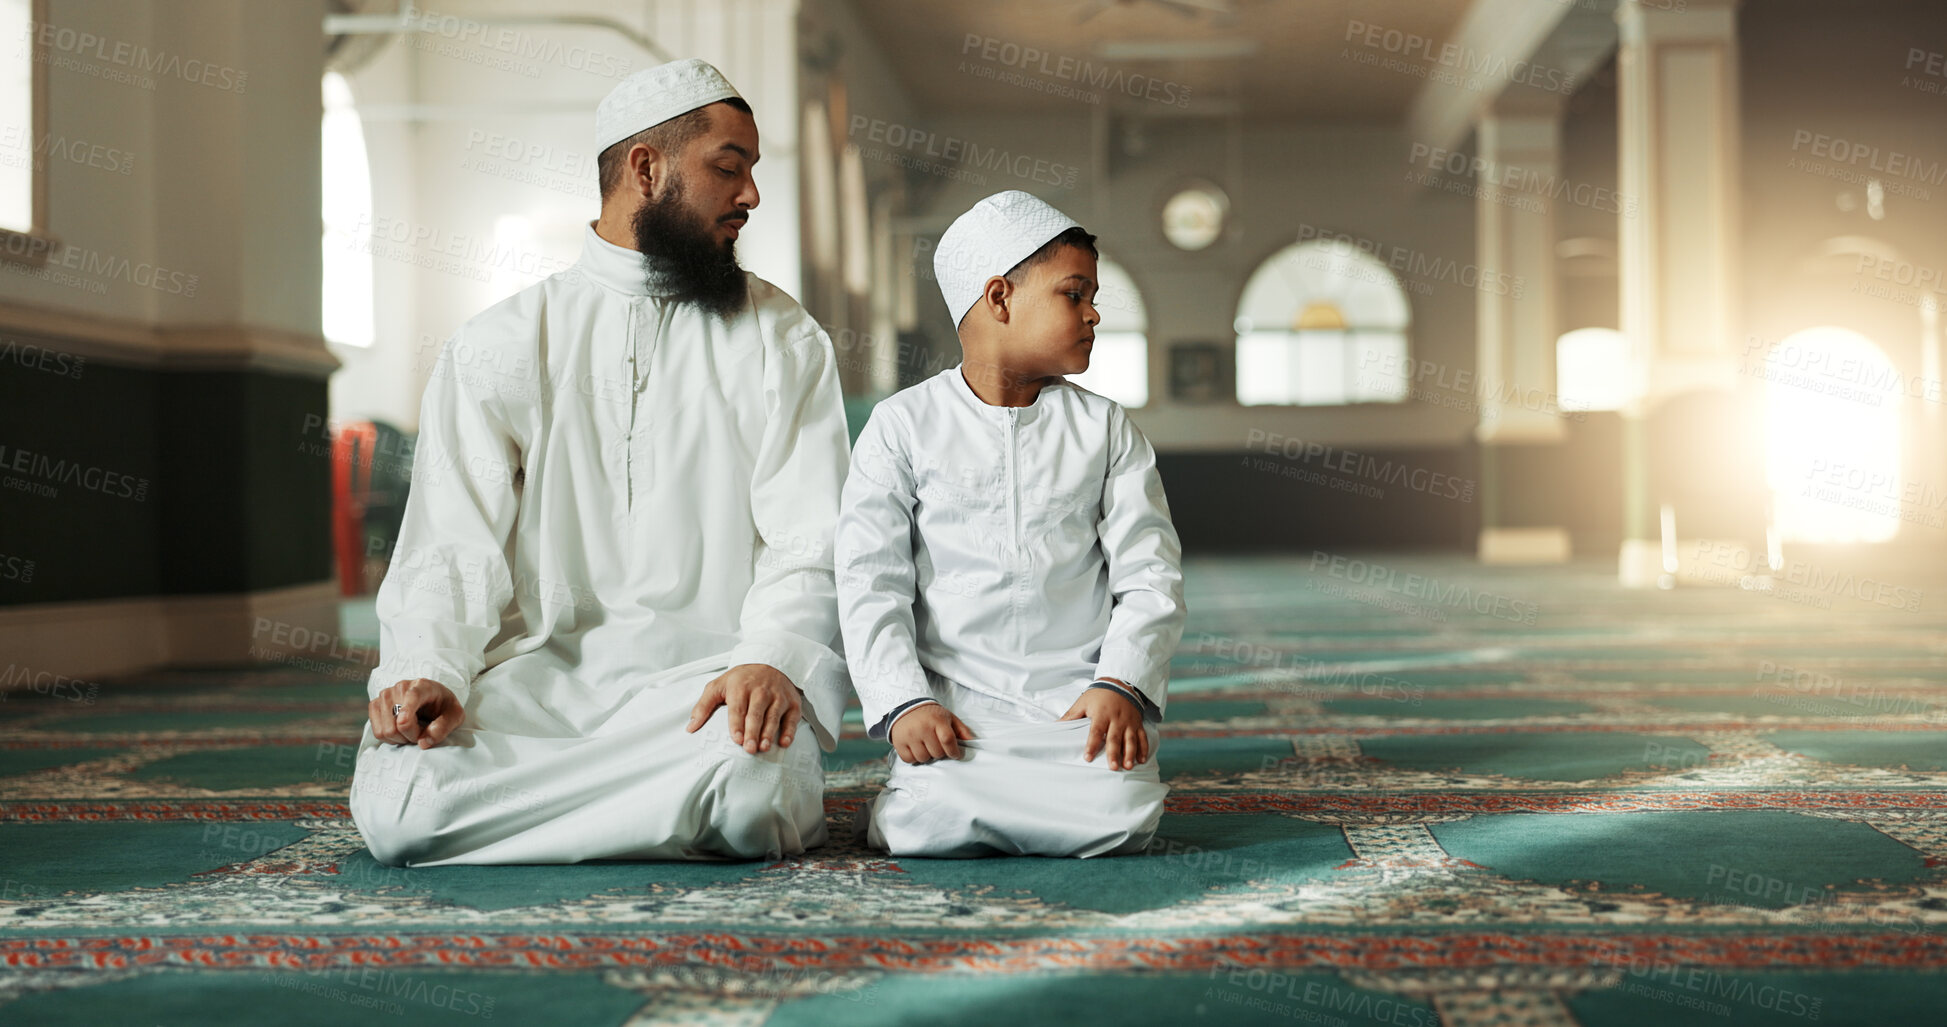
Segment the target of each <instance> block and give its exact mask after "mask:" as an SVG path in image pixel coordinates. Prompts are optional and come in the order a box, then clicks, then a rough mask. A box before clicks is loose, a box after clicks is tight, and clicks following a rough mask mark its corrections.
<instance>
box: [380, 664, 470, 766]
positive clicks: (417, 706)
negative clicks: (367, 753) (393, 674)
mask: <svg viewBox="0 0 1947 1027" xmlns="http://www.w3.org/2000/svg"><path fill="white" fill-rule="evenodd" d="M365 715H366V717H368V718H370V719H371V722H372V734H373V735H375V736H377V737H378V740H379V741H381V742H386V743H389V744H391V745H417V746H419V747H420V748H421V749H430V748H432V747H433V746H435V745H438V744H440V743H441V742H444V741H446V736H447V735H450V734H452V733H453V729H454V728H456V727H459V726H460V721H461V720H462V719H464V718H465V717H466V710H465V709H464V708H462V707H461V706H460V699H459V697H458V696H456V695H454V694H453V690H452V689H450V688H447V687H446V686H445V685H442V684H440V683H439V682H437V681H434V680H432V679H431V678H415V679H414V680H411V681H401V682H399V683H398V684H396V685H393V686H392V687H390V688H387V689H386V690H385V691H383V692H380V693H379V696H378V698H376V699H373V700H372V701H371V703H370V704H368V705H367V706H366V707H365Z"/></svg>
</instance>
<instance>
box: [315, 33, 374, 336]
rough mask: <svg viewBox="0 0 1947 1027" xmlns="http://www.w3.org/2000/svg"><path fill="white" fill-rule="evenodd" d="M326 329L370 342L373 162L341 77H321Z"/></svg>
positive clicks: (329, 333)
mask: <svg viewBox="0 0 1947 1027" xmlns="http://www.w3.org/2000/svg"><path fill="white" fill-rule="evenodd" d="M323 156H324V159H323V171H324V283H323V292H324V334H325V338H326V339H328V340H330V341H332V342H335V343H339V344H341V345H345V346H370V345H371V344H372V320H373V319H372V251H371V249H370V245H371V244H370V236H371V229H372V167H371V163H370V162H369V161H367V160H366V157H365V126H364V123H363V122H361V121H360V120H359V117H358V107H357V106H356V105H355V104H354V103H353V102H352V90H351V87H350V86H349V85H347V84H346V83H345V77H344V76H343V75H340V74H338V73H337V72H335V71H328V72H325V76H324V151H323Z"/></svg>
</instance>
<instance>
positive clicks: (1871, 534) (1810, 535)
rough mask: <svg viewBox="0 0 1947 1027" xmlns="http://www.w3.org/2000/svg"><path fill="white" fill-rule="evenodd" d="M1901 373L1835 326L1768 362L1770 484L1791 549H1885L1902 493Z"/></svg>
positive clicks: (1788, 342) (1789, 345) (1783, 348)
mask: <svg viewBox="0 0 1947 1027" xmlns="http://www.w3.org/2000/svg"><path fill="white" fill-rule="evenodd" d="M1902 381H1903V380H1902V379H1901V377H1900V373H1899V370H1898V369H1897V368H1895V367H1894V366H1893V363H1892V361H1890V360H1888V359H1887V358H1886V354H1885V353H1883V352H1881V351H1880V348H1879V347H1878V346H1875V345H1873V343H1872V340H1870V339H1868V338H1866V337H1865V336H1863V335H1860V334H1859V333H1858V332H1853V331H1847V330H1846V329H1844V328H1835V327H1831V326H1826V327H1820V328H1808V329H1806V330H1804V331H1802V332H1798V333H1796V334H1794V335H1790V336H1787V337H1786V338H1785V339H1784V340H1782V341H1780V342H1779V343H1778V344H1777V345H1776V346H1773V347H1772V348H1771V350H1770V352H1768V353H1766V354H1765V427H1766V429H1767V430H1766V433H1765V448H1766V454H1765V478H1766V481H1767V484H1769V485H1770V486H1771V497H1772V500H1771V520H1772V525H1773V526H1774V528H1775V529H1776V530H1777V532H1778V535H1779V539H1780V541H1784V542H1815V543H1816V542H1826V543H1834V542H1884V541H1886V540H1887V539H1890V538H1892V537H1893V535H1894V533H1895V532H1897V531H1898V530H1899V527H1900V519H1901V514H1902V513H1903V512H1905V511H1904V510H1903V508H1904V507H1906V505H1907V504H1908V503H1909V499H1908V496H1907V493H1906V492H1905V490H1904V489H1903V488H1902V486H1901V484H1900V398H1901V396H1902V394H1903V392H1904V390H1903V388H1902V387H1901V385H1902Z"/></svg>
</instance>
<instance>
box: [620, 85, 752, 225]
mask: <svg viewBox="0 0 1947 1027" xmlns="http://www.w3.org/2000/svg"><path fill="white" fill-rule="evenodd" d="M714 102H716V103H725V104H729V105H730V106H732V107H735V108H736V109H738V110H740V111H743V112H744V113H745V114H749V113H751V109H750V104H748V103H745V102H744V98H743V97H741V96H727V97H724V98H723V99H722V100H718V101H714ZM709 110H710V105H709V104H707V103H706V104H704V105H703V106H701V107H698V108H697V109H695V110H693V111H690V112H688V113H685V114H679V115H677V116H676V117H673V118H671V119H669V120H668V121H665V122H662V123H661V124H657V125H650V126H649V127H648V128H645V129H643V130H642V131H640V132H637V133H636V134H635V135H632V136H630V137H628V138H627V139H624V140H622V141H620V142H617V143H614V144H613V145H611V146H609V148H608V149H606V150H603V151H602V152H601V154H600V155H599V156H597V157H596V158H595V179H596V181H597V182H598V183H600V186H601V194H602V202H604V203H606V202H608V197H609V194H610V193H613V192H614V191H615V187H616V186H619V185H621V184H622V165H623V161H622V159H623V158H624V157H627V156H628V155H629V149H630V147H633V146H634V145H635V144H637V143H647V144H648V145H650V146H653V147H655V148H656V149H658V150H661V151H662V152H664V153H666V154H669V155H670V156H672V157H674V156H676V155H677V154H679V153H682V152H683V147H685V146H688V145H689V144H690V143H691V142H693V141H694V140H695V139H696V137H697V136H700V135H702V134H703V130H704V129H706V128H709V127H710V114H709Z"/></svg>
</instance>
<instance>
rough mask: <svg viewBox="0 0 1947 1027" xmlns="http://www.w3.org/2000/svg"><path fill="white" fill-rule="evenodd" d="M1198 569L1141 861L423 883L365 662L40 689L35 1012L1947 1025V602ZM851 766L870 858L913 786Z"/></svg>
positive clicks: (1382, 568)
mask: <svg viewBox="0 0 1947 1027" xmlns="http://www.w3.org/2000/svg"><path fill="white" fill-rule="evenodd" d="M1314 562H1316V563H1318V564H1319V566H1317V567H1314ZM1187 573H1188V580H1189V582H1190V586H1191V592H1190V602H1191V608H1192V612H1191V619H1190V626H1189V629H1188V630H1187V632H1186V633H1185V636H1184V644H1183V647H1182V650H1181V652H1180V653H1179V655H1178V658H1177V664H1176V679H1175V684H1174V686H1173V696H1174V697H1173V699H1172V701H1171V703H1170V724H1169V725H1168V730H1167V731H1166V738H1165V742H1164V745H1163V748H1162V750H1161V759H1162V761H1163V770H1164V775H1165V777H1166V778H1167V779H1168V780H1169V781H1170V783H1171V785H1172V788H1173V791H1172V794H1171V796H1170V800H1169V807H1168V810H1169V812H1168V814H1167V815H1166V816H1165V818H1164V820H1163V827H1162V831H1161V836H1160V837H1159V838H1158V840H1157V843H1156V845H1155V847H1154V848H1153V850H1152V852H1151V853H1150V854H1147V855H1142V856H1131V857H1123V858H1118V859H1113V860H1093V861H1086V862H1082V861H1061V860H1041V859H995V860H982V861H932V860H910V859H900V860H889V859H886V858H883V857H879V856H875V855H873V854H871V853H869V852H863V851H859V850H857V849H855V848H852V847H850V845H849V844H835V845H834V846H832V847H830V848H827V849H824V850H821V851H817V852H814V853H811V854H809V855H808V856H806V857H804V858H801V859H792V860H786V861H784V862H781V863H775V864H765V863H723V864H702V865H697V864H681V865H676V864H620V863H611V864H594V865H586V866H578V867H481V868H465V867H461V868H442V869H428V870H401V869H394V868H388V867H384V866H380V865H378V864H376V863H374V862H373V861H372V859H371V858H370V856H369V855H367V854H366V853H365V851H364V850H363V848H362V846H361V844H360V841H359V838H358V835H357V833H356V831H355V830H354V829H353V828H352V825H351V823H350V821H349V820H348V819H347V818H346V812H345V805H344V796H345V792H346V788H347V778H348V774H349V771H350V758H351V745H350V743H351V740H352V738H353V737H354V727H355V725H356V724H357V723H358V722H359V718H360V716H361V715H362V712H361V711H362V682H363V671H362V669H360V668H358V667H356V666H351V665H337V664H331V663H316V664H307V665H302V666H300V665H296V664H282V665H264V666H260V667H257V668H255V669H250V670H235V669H228V670H215V669H212V670H195V669H179V670H174V671H170V672H167V673H160V674H155V675H150V676H146V677H144V678H141V679H139V680H128V681H108V682H102V683H100V687H99V689H98V690H96V692H95V693H94V694H93V695H92V696H90V695H87V694H85V693H83V692H81V691H79V690H75V689H47V690H45V691H44V692H43V693H36V692H34V691H33V690H31V689H29V690H27V691H16V692H15V693H13V694H12V695H11V696H9V697H8V698H7V700H6V701H5V702H0V917H3V918H4V921H3V922H0V952H4V954H5V959H4V962H3V963H0V1022H5V1023H8V1024H15V1023H18V1024H105V1023H131V1024H134V1023H140V1024H198V1025H205V1027H218V1025H225V1024H231V1023H253V1024H255V1023H262V1022H264V1021H265V1020H266V1019H270V1020H273V1021H275V1022H278V1023H282V1024H313V1023H318V1024H325V1023H343V1022H406V1021H407V1020H410V1021H411V1022H414V1023H479V1022H483V1021H492V1022H509V1023H518V1024H525V1023H546V1024H551V1025H560V1027H569V1025H576V1027H578V1025H588V1024H624V1023H629V1024H650V1023H708V1024H745V1023H749V1024H755V1023H775V1024H800V1023H803V1024H817V1023H848V1024H849V1023H859V1024H910V1023H970V1024H971V1023H981V1024H988V1023H1018V1024H1027V1023H1066V1022H1103V1023H1118V1024H1147V1023H1178V1024H1187V1023H1209V1024H1234V1023H1275V1024H1290V1023H1314V1024H1332V1025H1343V1024H1389V1025H1431V1024H1435V1023H1440V1024H1449V1025H1473V1024H1587V1025H1636V1024H1644V1023H1656V1024H1659V1025H1678V1024H1725V1023H1739V1024H1742V1023H1819V1024H1834V1023H1845V1024H1851V1023H1857V1024H1893V1023H1900V1024H1922V1023H1940V1022H1943V1020H1944V1019H1947V1014H1943V1013H1942V1012H1941V1011H1940V1010H1941V1008H1942V1007H1943V1005H1944V1004H1947V976H1943V974H1942V971H1943V968H1947V939H1944V938H1943V933H1942V932H1943V929H1944V928H1947V790H1944V789H1943V785H1947V686H1944V685H1943V683H1942V682H1943V677H1944V673H1943V672H1944V671H1947V633H1943V631H1942V628H1943V626H1944V625H1943V617H1942V616H1941V614H1940V613H1938V612H1936V611H1937V610H1938V609H1939V606H1940V604H1939V602H1938V600H1935V599H1933V597H1935V596H1939V595H1941V593H1940V592H1939V591H1938V590H1937V589H1928V590H1926V591H1925V592H1924V596H1925V601H1923V602H1921V603H1920V604H1919V605H1920V606H1921V609H1920V610H1919V611H1911V610H1905V609H1895V608H1892V607H1890V606H1888V605H1876V604H1873V603H1869V602H1863V601H1860V600H1859V599H1857V598H1854V596H1855V595H1858V594H1860V592H1861V590H1859V589H1856V588H1849V587H1847V586H1845V585H1842V584H1836V583H1832V584H1829V585H1822V586H1820V587H1817V588H1807V587H1798V588H1795V589H1794V590H1791V591H1781V592H1759V591H1740V590H1737V589H1731V588H1724V589H1679V590H1675V591H1664V592H1623V591H1620V590H1618V589H1617V588H1616V587H1615V586H1614V584H1613V580H1614V577H1613V569H1612V568H1611V567H1609V566H1595V565H1577V566H1571V567H1561V568H1548V569H1539V570H1536V569H1521V570H1493V569H1484V568H1481V567H1478V566H1475V565H1474V564H1472V563H1471V562H1470V561H1465V560H1460V559H1441V558H1422V557H1380V558H1378V563H1377V564H1372V563H1360V562H1354V561H1345V562H1337V563H1335V562H1333V561H1330V560H1320V561H1313V560H1311V559H1306V558H1289V559H1234V560H1199V561H1193V562H1192V563H1191V565H1190V566H1189V567H1188V569H1187ZM1909 605H1910V604H1909ZM369 627H370V625H369V624H360V625H359V626H358V627H357V628H355V629H354V631H355V633H361V634H362V633H364V632H367V631H369ZM1936 703H1939V704H1940V705H1936ZM853 712H854V716H856V712H857V711H856V710H855V711H853ZM849 734H850V735H851V737H849V738H848V739H846V741H845V742H844V744H843V745H842V747H841V748H840V750H839V751H838V752H837V753H834V754H830V755H829V756H827V758H826V766H827V768H828V774H829V787H830V791H829V798H828V811H829V815H830V816H831V817H832V818H833V819H834V822H835V826H836V824H837V823H838V822H842V821H845V820H847V819H848V818H849V816H850V812H851V811H852V809H854V808H855V807H856V806H857V804H858V803H859V802H860V801H861V800H862V799H863V798H864V797H865V796H867V795H868V794H870V792H871V791H872V789H873V787H874V782H875V781H876V780H877V779H878V778H879V777H880V776H881V775H882V773H883V767H882V765H881V764H880V762H879V761H878V759H877V756H878V754H879V752H880V751H881V750H880V748H879V747H878V746H877V745H875V744H873V743H869V742H867V741H866V740H864V739H863V738H862V737H859V735H860V732H859V729H858V725H857V724H856V723H854V724H852V725H851V730H850V732H849ZM833 833H834V837H837V838H846V837H849V835H848V834H847V832H844V831H839V830H835V831H834V832H833ZM395 1018H403V1019H395Z"/></svg>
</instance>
